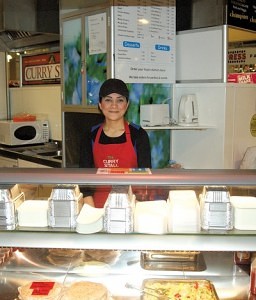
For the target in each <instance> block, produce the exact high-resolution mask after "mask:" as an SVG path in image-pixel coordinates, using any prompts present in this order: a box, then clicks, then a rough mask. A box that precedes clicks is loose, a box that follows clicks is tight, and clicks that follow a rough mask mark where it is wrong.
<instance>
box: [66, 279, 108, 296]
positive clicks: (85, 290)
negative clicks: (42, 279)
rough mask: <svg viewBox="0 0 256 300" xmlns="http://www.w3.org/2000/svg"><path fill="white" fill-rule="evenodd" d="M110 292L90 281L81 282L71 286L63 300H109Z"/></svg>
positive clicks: (99, 284)
mask: <svg viewBox="0 0 256 300" xmlns="http://www.w3.org/2000/svg"><path fill="white" fill-rule="evenodd" d="M107 299H108V290H107V288H106V287H105V286H104V285H103V284H101V283H96V282H90V281H79V282H75V283H73V284H71V286H69V287H68V288H67V289H66V291H65V293H64V295H63V297H62V298H61V300H107Z"/></svg>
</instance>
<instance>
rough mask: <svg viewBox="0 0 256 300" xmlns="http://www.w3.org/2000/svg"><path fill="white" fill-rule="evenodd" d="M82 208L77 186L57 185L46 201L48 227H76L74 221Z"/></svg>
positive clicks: (81, 198) (81, 196)
mask: <svg viewBox="0 0 256 300" xmlns="http://www.w3.org/2000/svg"><path fill="white" fill-rule="evenodd" d="M82 206H83V194H82V193H80V190H79V187H78V185H69V184H68V185H57V186H56V187H54V188H53V189H52V192H51V195H50V198H49V199H48V223H49V226H50V227H69V228H75V227H76V219H77V216H78V215H79V212H80V210H81V208H82Z"/></svg>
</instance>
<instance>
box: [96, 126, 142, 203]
mask: <svg viewBox="0 0 256 300" xmlns="http://www.w3.org/2000/svg"><path fill="white" fill-rule="evenodd" d="M124 126H125V136H126V142H125V143H122V144H107V145H106V144H100V143H99V139H100V135H101V133H102V130H103V125H101V126H100V128H99V130H98V132H97V135H96V138H95V142H94V145H93V157H94V164H95V167H96V168H137V167H138V164H137V154H136V152H135V149H134V147H133V144H132V140H131V134H130V129H129V125H128V123H127V122H125V123H124ZM105 188H106V189H105ZM110 190H111V189H109V187H104V189H103V190H102V189H101V190H96V191H95V193H94V196H93V199H94V205H95V207H103V206H104V204H105V202H106V200H107V196H108V194H109V192H110Z"/></svg>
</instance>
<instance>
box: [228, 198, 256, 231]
mask: <svg viewBox="0 0 256 300" xmlns="http://www.w3.org/2000/svg"><path fill="white" fill-rule="evenodd" d="M230 202H231V203H232V207H233V210H234V228H235V229H239V230H256V218H255V213H256V197H253V196H230Z"/></svg>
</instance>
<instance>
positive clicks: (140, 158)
mask: <svg viewBox="0 0 256 300" xmlns="http://www.w3.org/2000/svg"><path fill="white" fill-rule="evenodd" d="M135 147H136V151H137V162H138V168H151V167H152V165H151V149H150V142H149V137H148V134H147V132H146V130H144V129H143V128H140V129H139V130H138V136H137V138H136V141H135Z"/></svg>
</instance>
